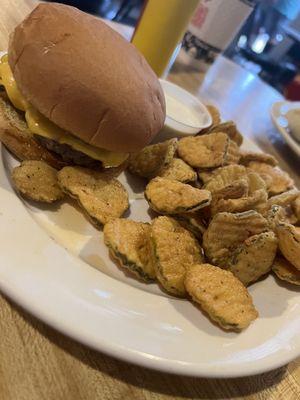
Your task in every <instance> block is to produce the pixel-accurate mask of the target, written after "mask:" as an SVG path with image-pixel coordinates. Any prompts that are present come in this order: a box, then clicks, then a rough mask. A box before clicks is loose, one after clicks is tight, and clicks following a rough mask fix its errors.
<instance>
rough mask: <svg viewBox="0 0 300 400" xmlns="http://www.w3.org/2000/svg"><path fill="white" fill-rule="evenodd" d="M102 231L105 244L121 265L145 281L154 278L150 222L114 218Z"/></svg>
mask: <svg viewBox="0 0 300 400" xmlns="http://www.w3.org/2000/svg"><path fill="white" fill-rule="evenodd" d="M103 233H104V242H105V244H106V245H107V247H108V248H109V250H110V252H111V254H112V256H113V257H114V258H116V259H117V260H118V261H119V263H120V264H121V266H122V267H124V268H126V269H128V270H129V271H131V272H132V273H133V274H135V275H136V276H137V277H138V278H141V279H143V280H144V281H146V282H149V281H153V280H154V279H155V278H156V273H155V269H154V264H153V259H152V248H151V239H150V234H151V225H150V224H145V223H142V222H135V221H131V220H129V219H124V218H115V219H113V220H111V221H109V222H108V223H107V224H105V225H104V229H103Z"/></svg>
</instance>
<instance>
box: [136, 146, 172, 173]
mask: <svg viewBox="0 0 300 400" xmlns="http://www.w3.org/2000/svg"><path fill="white" fill-rule="evenodd" d="M176 149H177V139H170V140H166V141H165V142H162V143H157V144H152V145H150V146H146V147H144V148H143V150H141V151H140V152H139V153H135V154H132V155H131V156H130V159H129V165H128V169H129V171H130V172H131V173H132V174H134V175H138V176H142V177H144V178H153V177H154V176H156V175H158V173H159V171H160V170H161V169H162V168H164V167H166V166H167V165H169V164H170V162H171V161H172V159H173V157H174V154H175V152H176Z"/></svg>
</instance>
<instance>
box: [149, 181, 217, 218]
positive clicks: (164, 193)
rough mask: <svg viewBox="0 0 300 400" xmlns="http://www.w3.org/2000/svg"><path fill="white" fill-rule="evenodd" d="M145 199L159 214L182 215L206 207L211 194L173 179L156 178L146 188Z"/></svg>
mask: <svg viewBox="0 0 300 400" xmlns="http://www.w3.org/2000/svg"><path fill="white" fill-rule="evenodd" d="M145 198H146V200H147V201H148V203H149V205H150V207H151V208H152V209H153V210H154V211H156V212H158V213H159V214H182V213H186V212H193V211H196V210H199V209H200V208H202V207H206V206H208V205H209V204H210V201H211V194H210V192H209V191H207V190H201V189H197V188H194V187H192V186H190V185H187V184H185V183H181V182H178V181H175V180H174V179H166V178H160V177H156V178H154V179H152V180H151V181H150V182H149V183H148V185H147V186H146V190H145Z"/></svg>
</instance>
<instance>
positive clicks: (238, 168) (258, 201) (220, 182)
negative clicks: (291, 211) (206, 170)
mask: <svg viewBox="0 0 300 400" xmlns="http://www.w3.org/2000/svg"><path fill="white" fill-rule="evenodd" d="M204 188H205V189H206V190H209V191H210V192H211V193H212V203H211V213H212V215H214V214H216V213H217V212H221V211H227V212H242V211H247V210H251V209H257V208H259V207H261V206H262V205H265V204H266V201H267V198H268V195H267V192H266V186H265V183H264V181H263V180H262V179H261V178H260V176H259V175H258V174H256V173H255V172H250V171H249V170H247V169H246V168H245V167H244V166H242V165H228V166H226V167H223V168H218V169H217V170H216V172H215V174H214V176H213V177H212V178H211V179H210V180H209V181H208V183H206V184H205V185H204Z"/></svg>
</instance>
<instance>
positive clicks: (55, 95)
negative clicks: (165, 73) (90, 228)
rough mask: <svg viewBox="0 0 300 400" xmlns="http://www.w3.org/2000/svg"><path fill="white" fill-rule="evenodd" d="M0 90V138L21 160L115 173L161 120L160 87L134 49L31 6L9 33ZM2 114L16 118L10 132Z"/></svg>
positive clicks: (99, 29) (50, 7)
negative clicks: (106, 169) (1, 90)
mask: <svg viewBox="0 0 300 400" xmlns="http://www.w3.org/2000/svg"><path fill="white" fill-rule="evenodd" d="M0 84H1V85H2V87H3V88H4V90H5V92H6V94H5V95H4V96H5V97H6V100H7V101H9V105H8V104H7V102H6V103H5V105H4V103H3V99H4V97H3V94H2V102H1V104H0V138H1V140H2V141H3V143H4V144H6V145H7V147H8V148H9V149H10V150H11V151H12V152H14V153H15V154H17V156H18V157H19V158H23V159H25V158H32V159H33V158H35V159H36V158H42V159H46V160H47V157H48V158H49V160H50V158H51V157H54V158H53V159H55V160H61V161H62V162H63V163H67V164H79V165H84V166H89V167H100V166H102V167H114V166H118V165H120V164H122V163H123V162H124V161H125V160H126V158H127V157H128V153H130V152H136V151H139V150H140V149H141V148H143V147H144V146H145V145H147V144H148V143H150V142H151V140H152V139H153V138H154V136H155V135H156V134H157V133H158V132H159V130H160V129H161V128H162V126H163V123H164V119H165V101H164V96H163V92H162V89H161V87H160V84H159V81H158V79H157V77H156V75H155V74H154V72H153V71H152V70H151V68H150V66H149V65H148V64H147V62H146V60H145V59H144V58H143V56H142V55H141V54H140V53H139V52H138V51H137V49H136V48H135V47H134V46H133V45H132V44H130V43H128V42H127V41H126V40H125V39H123V38H122V37H121V36H120V35H119V34H118V33H116V32H115V31H114V30H112V29H111V28H110V27H108V26H107V25H106V24H105V23H104V22H102V21H101V20H99V19H98V18H96V17H93V16H91V15H88V14H85V13H83V12H81V11H79V10H78V9H76V8H74V7H70V6H66V5H62V4H55V3H51V4H40V5H38V6H37V7H36V8H35V9H34V10H33V11H32V13H31V14H30V15H29V16H28V17H27V18H26V19H25V20H24V21H23V22H22V23H21V24H20V25H18V26H17V27H16V28H15V30H14V32H13V33H12V34H11V36H10V40H9V47H8V53H7V54H6V55H4V56H2V58H1V63H0ZM7 107H13V108H14V110H17V113H15V114H14V115H17V114H18V119H19V121H18V124H17V123H15V125H16V126H14V122H13V121H14V119H15V118H14V117H12V112H7ZM5 118H6V119H7V118H9V123H7V120H6V121H4V119H5ZM23 118H24V122H25V123H26V125H25V123H24V126H23V131H24V130H25V131H26V135H27V136H26V135H25V136H24V132H23V131H22V128H21V127H20V123H19V122H20V119H23ZM17 125H18V126H17ZM16 130H17V131H18V132H19V133H18V134H19V136H18V134H16ZM12 136H13V139H12ZM24 137H25V138H27V139H26V140H28V143H25V145H24V140H25V139H24ZM26 140H25V141H26ZM18 141H19V143H18ZM12 143H13V145H12ZM26 145H27V149H26ZM22 146H23V147H22ZM28 146H29V147H30V146H33V147H36V149H35V150H36V153H34V152H30V151H28V149H29V147H28ZM20 148H21V149H24V154H20V153H22V151H20ZM38 149H40V150H41V149H42V150H41V151H40V150H39V151H38ZM14 150H15V151H14ZM26 151H27V153H26ZM45 152H46V156H45ZM32 153H34V155H32ZM48 153H49V154H48ZM38 154H40V155H38ZM50 163H51V162H50ZM52 164H53V163H52ZM56 165H59V164H56Z"/></svg>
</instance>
